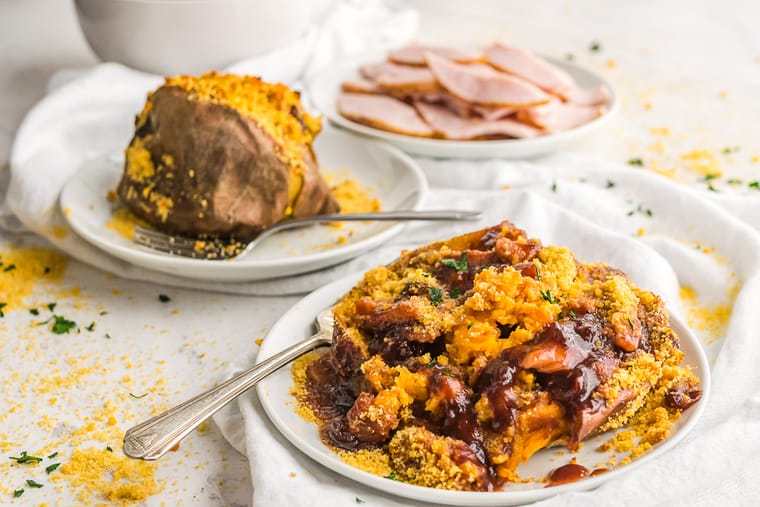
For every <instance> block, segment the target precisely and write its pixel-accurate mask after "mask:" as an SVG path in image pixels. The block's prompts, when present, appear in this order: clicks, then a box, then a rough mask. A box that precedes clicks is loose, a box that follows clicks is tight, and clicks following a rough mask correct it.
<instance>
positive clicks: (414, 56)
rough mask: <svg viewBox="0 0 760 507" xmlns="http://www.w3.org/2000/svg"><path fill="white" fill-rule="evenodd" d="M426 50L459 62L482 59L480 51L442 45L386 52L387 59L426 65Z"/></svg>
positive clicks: (414, 46) (417, 46)
mask: <svg viewBox="0 0 760 507" xmlns="http://www.w3.org/2000/svg"><path fill="white" fill-rule="evenodd" d="M426 52H428V53H432V54H434V55H438V56H440V57H441V58H445V59H446V60H451V61H454V62H459V63H469V62H477V61H480V60H482V59H483V52H482V51H475V50H470V51H468V50H465V49H456V48H447V47H442V46H419V45H412V46H406V47H404V48H401V49H394V50H393V51H391V52H389V53H388V59H390V60H391V61H392V62H396V63H403V64H406V65H427V61H426V60H425V53H426Z"/></svg>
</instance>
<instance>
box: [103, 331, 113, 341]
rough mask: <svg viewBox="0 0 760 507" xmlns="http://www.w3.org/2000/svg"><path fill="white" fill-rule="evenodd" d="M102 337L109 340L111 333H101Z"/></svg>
mask: <svg viewBox="0 0 760 507" xmlns="http://www.w3.org/2000/svg"><path fill="white" fill-rule="evenodd" d="M103 338H105V339H107V340H110V339H111V335H110V334H108V333H106V334H104V335H103Z"/></svg>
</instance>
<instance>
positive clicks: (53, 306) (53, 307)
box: [47, 303, 58, 312]
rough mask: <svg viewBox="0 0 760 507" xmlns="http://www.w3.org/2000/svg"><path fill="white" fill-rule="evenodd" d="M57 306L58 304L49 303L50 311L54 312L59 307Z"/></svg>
mask: <svg viewBox="0 0 760 507" xmlns="http://www.w3.org/2000/svg"><path fill="white" fill-rule="evenodd" d="M57 304H58V303H48V304H47V307H48V310H50V311H51V312H52V311H53V310H55V305H57Z"/></svg>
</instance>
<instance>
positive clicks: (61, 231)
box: [52, 225, 69, 239]
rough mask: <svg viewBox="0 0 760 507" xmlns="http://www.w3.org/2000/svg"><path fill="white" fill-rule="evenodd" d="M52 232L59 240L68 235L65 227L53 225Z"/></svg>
mask: <svg viewBox="0 0 760 507" xmlns="http://www.w3.org/2000/svg"><path fill="white" fill-rule="evenodd" d="M52 232H53V236H55V237H56V238H59V239H63V238H65V237H66V236H68V234H69V231H68V229H66V228H65V227H63V226H61V225H54V226H53V229H52Z"/></svg>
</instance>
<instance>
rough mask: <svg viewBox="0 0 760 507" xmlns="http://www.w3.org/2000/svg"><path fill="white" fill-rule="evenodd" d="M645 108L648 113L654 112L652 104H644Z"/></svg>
mask: <svg viewBox="0 0 760 507" xmlns="http://www.w3.org/2000/svg"><path fill="white" fill-rule="evenodd" d="M643 107H644V109H646V110H647V111H651V110H652V103H651V102H644V106H643Z"/></svg>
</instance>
